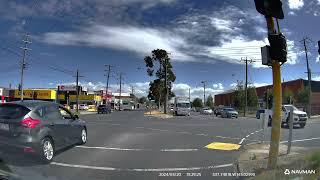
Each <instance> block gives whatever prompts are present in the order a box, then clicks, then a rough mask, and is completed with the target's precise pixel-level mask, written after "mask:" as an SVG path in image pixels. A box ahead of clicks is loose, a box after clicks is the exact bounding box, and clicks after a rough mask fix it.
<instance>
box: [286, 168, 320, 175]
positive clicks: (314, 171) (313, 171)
mask: <svg viewBox="0 0 320 180" xmlns="http://www.w3.org/2000/svg"><path fill="white" fill-rule="evenodd" d="M284 174H285V175H290V174H316V170H310V169H292V170H290V169H286V170H285V171H284Z"/></svg>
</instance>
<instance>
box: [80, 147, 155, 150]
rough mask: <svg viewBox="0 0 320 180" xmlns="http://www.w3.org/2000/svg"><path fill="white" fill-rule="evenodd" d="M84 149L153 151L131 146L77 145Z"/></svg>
mask: <svg viewBox="0 0 320 180" xmlns="http://www.w3.org/2000/svg"><path fill="white" fill-rule="evenodd" d="M76 147H77V148H83V149H102V150H115V151H151V149H130V148H113V147H91V146H76Z"/></svg>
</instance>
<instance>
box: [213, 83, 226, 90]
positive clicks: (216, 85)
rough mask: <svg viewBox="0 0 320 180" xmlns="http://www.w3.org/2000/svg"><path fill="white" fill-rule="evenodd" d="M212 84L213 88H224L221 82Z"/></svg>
mask: <svg viewBox="0 0 320 180" xmlns="http://www.w3.org/2000/svg"><path fill="white" fill-rule="evenodd" d="M212 86H213V88H214V89H218V90H223V89H224V87H223V85H222V83H217V84H213V85H212Z"/></svg>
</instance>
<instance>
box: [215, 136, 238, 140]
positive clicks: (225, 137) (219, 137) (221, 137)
mask: <svg viewBox="0 0 320 180" xmlns="http://www.w3.org/2000/svg"><path fill="white" fill-rule="evenodd" d="M215 137H217V138H223V139H241V138H236V137H225V136H215Z"/></svg>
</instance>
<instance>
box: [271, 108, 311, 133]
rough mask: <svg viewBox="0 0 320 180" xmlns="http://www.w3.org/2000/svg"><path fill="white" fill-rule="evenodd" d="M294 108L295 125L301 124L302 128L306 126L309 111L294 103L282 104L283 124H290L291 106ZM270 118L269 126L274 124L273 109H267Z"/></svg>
mask: <svg viewBox="0 0 320 180" xmlns="http://www.w3.org/2000/svg"><path fill="white" fill-rule="evenodd" d="M291 107H292V108H293V125H299V126H300V127H301V128H303V127H305V125H306V123H307V120H308V116H307V113H306V112H304V111H301V110H299V109H298V108H296V107H295V106H293V105H289V104H287V105H282V116H281V117H282V119H281V124H282V125H284V124H288V122H289V117H290V108H291ZM266 114H267V116H269V118H268V126H271V125H272V115H273V110H267V111H266Z"/></svg>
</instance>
